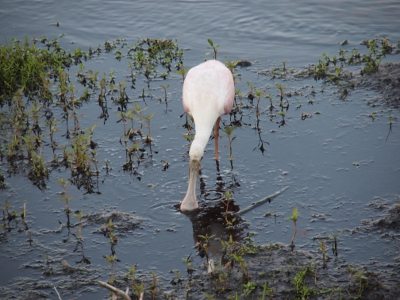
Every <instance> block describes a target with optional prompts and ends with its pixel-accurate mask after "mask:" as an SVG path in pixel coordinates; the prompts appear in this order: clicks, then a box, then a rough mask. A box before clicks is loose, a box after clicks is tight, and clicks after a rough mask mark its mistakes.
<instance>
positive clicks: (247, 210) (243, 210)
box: [236, 186, 289, 215]
mask: <svg viewBox="0 0 400 300" xmlns="http://www.w3.org/2000/svg"><path fill="white" fill-rule="evenodd" d="M288 188H289V187H288V186H285V187H284V188H283V189H281V190H280V191H277V192H275V193H274V194H272V195H269V196H268V197H265V198H263V199H261V200H259V201H257V202H254V203H252V204H251V205H249V206H248V207H246V208H244V209H241V210H239V211H238V212H237V213H236V214H238V215H244V214H245V213H248V212H249V211H250V210H252V209H254V208H256V207H257V206H260V205H261V204H263V203H265V202H267V201H271V200H272V199H273V198H275V197H276V196H278V195H280V194H282V193H283V192H284V191H285V190H286V189H288Z"/></svg>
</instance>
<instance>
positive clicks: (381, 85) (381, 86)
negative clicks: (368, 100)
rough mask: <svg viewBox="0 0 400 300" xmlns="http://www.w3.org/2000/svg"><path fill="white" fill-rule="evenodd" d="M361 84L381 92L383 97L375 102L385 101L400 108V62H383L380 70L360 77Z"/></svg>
mask: <svg viewBox="0 0 400 300" xmlns="http://www.w3.org/2000/svg"><path fill="white" fill-rule="evenodd" d="M358 78H359V84H360V85H361V86H363V87H369V88H372V89H374V90H377V91H379V92H380V94H381V95H382V97H379V99H375V100H376V101H375V102H384V103H385V104H387V105H389V106H390V107H394V108H400V63H398V62H388V63H381V64H380V65H379V67H378V71H377V72H374V73H371V74H365V75H363V76H360V77H358Z"/></svg>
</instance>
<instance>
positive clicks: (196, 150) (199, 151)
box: [189, 123, 214, 161]
mask: <svg viewBox="0 0 400 300" xmlns="http://www.w3.org/2000/svg"><path fill="white" fill-rule="evenodd" d="M209 124H210V123H209ZM209 124H207V125H206V124H203V126H198V124H196V134H195V136H194V140H193V141H192V145H191V146H190V151H189V156H190V158H191V159H196V160H198V161H200V160H201V158H202V157H203V155H204V149H205V148H206V146H207V143H208V140H209V139H210V134H211V131H212V128H213V125H214V124H211V126H210V125H209Z"/></svg>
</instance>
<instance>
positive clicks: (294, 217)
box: [286, 207, 306, 250]
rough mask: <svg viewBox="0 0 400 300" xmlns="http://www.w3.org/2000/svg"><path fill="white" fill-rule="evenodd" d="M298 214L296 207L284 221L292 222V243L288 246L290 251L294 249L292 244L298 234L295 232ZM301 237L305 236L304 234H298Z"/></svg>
mask: <svg viewBox="0 0 400 300" xmlns="http://www.w3.org/2000/svg"><path fill="white" fill-rule="evenodd" d="M299 215H300V213H299V212H298V210H297V207H295V208H293V210H292V215H291V216H290V217H287V218H286V219H288V220H292V221H293V224H294V232H293V236H292V242H291V244H290V247H291V248H292V250H293V249H294V247H296V246H295V244H294V238H295V237H296V234H298V233H299V232H298V231H297V219H298V217H299ZM300 233H301V234H302V235H303V236H305V235H306V233H305V232H300Z"/></svg>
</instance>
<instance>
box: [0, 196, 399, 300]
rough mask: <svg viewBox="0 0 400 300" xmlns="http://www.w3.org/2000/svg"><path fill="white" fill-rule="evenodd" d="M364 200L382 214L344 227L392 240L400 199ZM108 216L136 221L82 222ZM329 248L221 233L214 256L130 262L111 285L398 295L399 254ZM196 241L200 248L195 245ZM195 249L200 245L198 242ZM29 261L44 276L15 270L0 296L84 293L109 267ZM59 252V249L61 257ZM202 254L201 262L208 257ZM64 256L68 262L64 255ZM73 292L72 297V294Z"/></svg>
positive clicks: (283, 295)
mask: <svg viewBox="0 0 400 300" xmlns="http://www.w3.org/2000/svg"><path fill="white" fill-rule="evenodd" d="M368 207H370V208H372V209H373V210H375V211H378V212H379V213H380V214H381V216H382V217H381V218H379V219H376V220H363V221H362V222H361V224H360V226H358V227H356V228H354V229H348V230H346V234H350V235H352V236H354V237H355V238H356V237H357V235H361V234H365V233H368V234H369V233H371V232H373V233H378V234H380V235H381V241H382V245H386V246H388V245H389V244H390V247H396V245H397V247H398V246H399V238H400V205H398V204H396V205H394V206H392V207H388V206H387V205H386V203H385V202H382V201H375V202H371V203H370V204H368ZM110 218H111V219H115V221H113V223H114V224H115V226H116V227H115V229H117V228H119V230H122V232H125V230H128V232H129V231H131V230H132V229H133V228H134V227H136V226H141V225H140V223H141V222H142V219H140V218H132V217H131V216H128V215H127V214H125V213H121V212H112V213H98V214H94V215H91V216H88V217H87V218H86V219H87V220H86V222H87V224H94V225H95V226H97V227H99V228H101V226H102V225H104V223H106V222H108V221H109V219H110ZM341 247H343V245H341V246H339V251H338V252H339V255H337V253H336V254H335V253H334V251H333V248H334V247H333V240H332V238H327V239H326V240H324V242H320V246H319V249H315V250H314V251H302V250H298V249H296V248H294V250H293V251H292V249H291V247H290V245H289V244H287V245H283V244H270V245H263V246H257V245H255V244H254V243H253V241H252V239H251V237H246V238H244V240H242V241H241V242H237V241H233V240H228V241H226V242H225V243H224V247H223V249H224V250H223V254H222V255H221V257H218V258H214V260H213V261H212V259H211V257H210V258H209V259H207V255H205V256H204V259H203V262H204V263H203V264H202V265H198V266H195V265H194V264H192V263H191V260H190V258H188V260H187V261H186V264H187V274H179V272H177V273H175V274H171V275H170V276H168V277H169V278H165V277H161V276H159V275H158V274H157V273H156V272H152V273H151V274H150V273H147V272H146V273H141V272H140V271H136V270H135V269H134V268H133V269H131V270H128V271H126V272H118V273H117V274H115V275H114V276H113V280H114V281H113V286H115V287H118V288H119V289H121V290H123V291H125V290H126V288H129V289H130V290H129V295H130V297H131V298H132V299H139V298H138V296H137V295H140V293H141V292H143V291H144V295H145V297H144V299H206V298H208V299H397V298H398V295H399V293H400V286H399V285H398V283H399V282H400V275H399V274H400V265H399V263H398V262H399V259H400V258H399V257H398V258H395V259H394V261H393V262H391V263H386V264H384V265H382V264H379V263H377V262H374V261H369V262H367V263H365V264H364V265H352V264H349V263H346V262H345V261H342V258H341V251H342V249H341ZM200 248H201V249H200ZM199 250H201V251H203V252H204V251H207V249H206V248H205V247H204V244H203V247H199ZM53 255H54V256H57V258H54V259H51V258H47V259H46V260H45V259H43V260H40V261H35V262H32V263H30V264H26V265H24V266H23V267H24V268H25V269H27V270H30V269H36V270H39V271H40V272H41V274H42V275H43V276H41V278H40V279H36V278H32V277H19V278H16V279H15V280H14V281H13V283H12V284H10V285H9V286H7V287H1V289H0V296H1V298H2V299H33V300H34V299H49V298H51V299H57V297H58V296H57V292H56V289H55V287H56V288H57V291H58V292H59V293H60V295H62V296H61V299H71V297H72V298H74V297H77V299H84V298H85V295H86V296H87V295H90V294H91V293H93V292H96V291H97V292H98V291H99V290H104V295H107V294H108V291H107V290H106V289H103V288H101V287H99V286H98V280H104V279H105V278H104V276H105V274H110V270H109V269H108V270H107V269H104V268H101V269H96V268H94V267H92V266H91V265H85V266H82V265H79V266H77V265H75V264H74V265H72V264H71V265H70V264H68V263H67V262H65V261H64V260H63V259H62V258H61V257H62V254H60V255H56V254H55V253H54V254H53ZM60 256H61V257H60ZM207 261H208V262H207ZM70 263H71V262H70ZM74 299H75V298H74Z"/></svg>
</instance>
